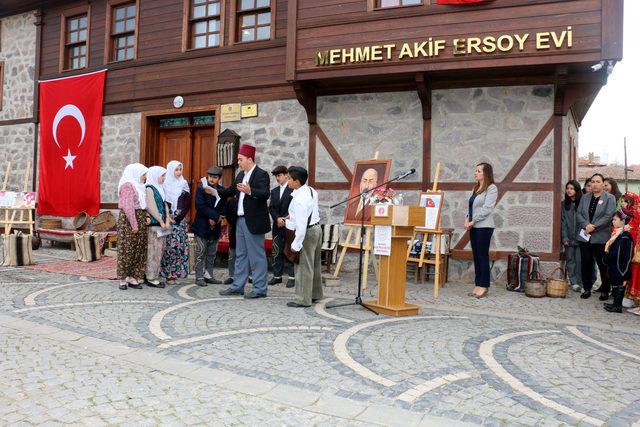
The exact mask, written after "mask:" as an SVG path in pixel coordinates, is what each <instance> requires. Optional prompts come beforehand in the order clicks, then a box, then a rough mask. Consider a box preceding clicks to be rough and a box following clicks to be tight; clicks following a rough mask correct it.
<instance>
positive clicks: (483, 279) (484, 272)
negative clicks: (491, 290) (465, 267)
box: [469, 228, 493, 288]
mask: <svg viewBox="0 0 640 427" xmlns="http://www.w3.org/2000/svg"><path fill="white" fill-rule="evenodd" d="M469 235H470V236H471V252H472V253H473V268H474V270H475V272H476V286H480V287H481V288H488V287H489V286H490V285H491V268H490V266H489V245H490V244H491V236H492V235H493V228H472V229H471V231H470V232H469Z"/></svg>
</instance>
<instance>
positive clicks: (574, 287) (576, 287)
mask: <svg viewBox="0 0 640 427" xmlns="http://www.w3.org/2000/svg"><path fill="white" fill-rule="evenodd" d="M571 289H573V292H582V285H571Z"/></svg>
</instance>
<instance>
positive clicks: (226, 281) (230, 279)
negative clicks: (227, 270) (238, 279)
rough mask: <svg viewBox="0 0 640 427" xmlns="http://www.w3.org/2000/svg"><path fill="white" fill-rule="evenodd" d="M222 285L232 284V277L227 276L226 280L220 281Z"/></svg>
mask: <svg viewBox="0 0 640 427" xmlns="http://www.w3.org/2000/svg"><path fill="white" fill-rule="evenodd" d="M222 284H223V285H233V277H227V280H225V281H224V282H222Z"/></svg>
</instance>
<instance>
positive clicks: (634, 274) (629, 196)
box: [621, 192, 640, 315]
mask: <svg viewBox="0 0 640 427" xmlns="http://www.w3.org/2000/svg"><path fill="white" fill-rule="evenodd" d="M621 204H622V210H623V212H625V213H626V214H627V215H628V216H630V217H631V220H630V221H629V224H628V226H627V229H628V231H629V233H630V234H631V237H632V238H633V241H634V244H635V248H634V257H633V258H632V260H631V279H629V281H628V282H627V292H626V295H625V298H624V300H623V302H622V305H623V306H624V307H627V308H631V310H629V311H630V312H631V313H633V314H637V315H640V196H639V195H638V194H636V193H631V192H628V193H626V194H625V195H624V196H622V198H621ZM633 307H636V308H633Z"/></svg>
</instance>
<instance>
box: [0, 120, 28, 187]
mask: <svg viewBox="0 0 640 427" xmlns="http://www.w3.org/2000/svg"><path fill="white" fill-rule="evenodd" d="M35 132H36V127H35V125H33V124H31V123H27V124H21V125H9V126H0V177H1V178H0V185H1V183H2V182H3V181H4V177H5V173H6V170H7V163H8V162H11V171H10V175H9V181H8V183H7V190H8V191H22V190H23V185H24V176H25V171H26V170H27V164H28V163H29V162H31V167H30V168H29V170H28V171H27V173H28V177H27V182H28V185H27V190H28V191H33V186H32V179H33V168H34V165H33V144H34V138H35Z"/></svg>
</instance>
